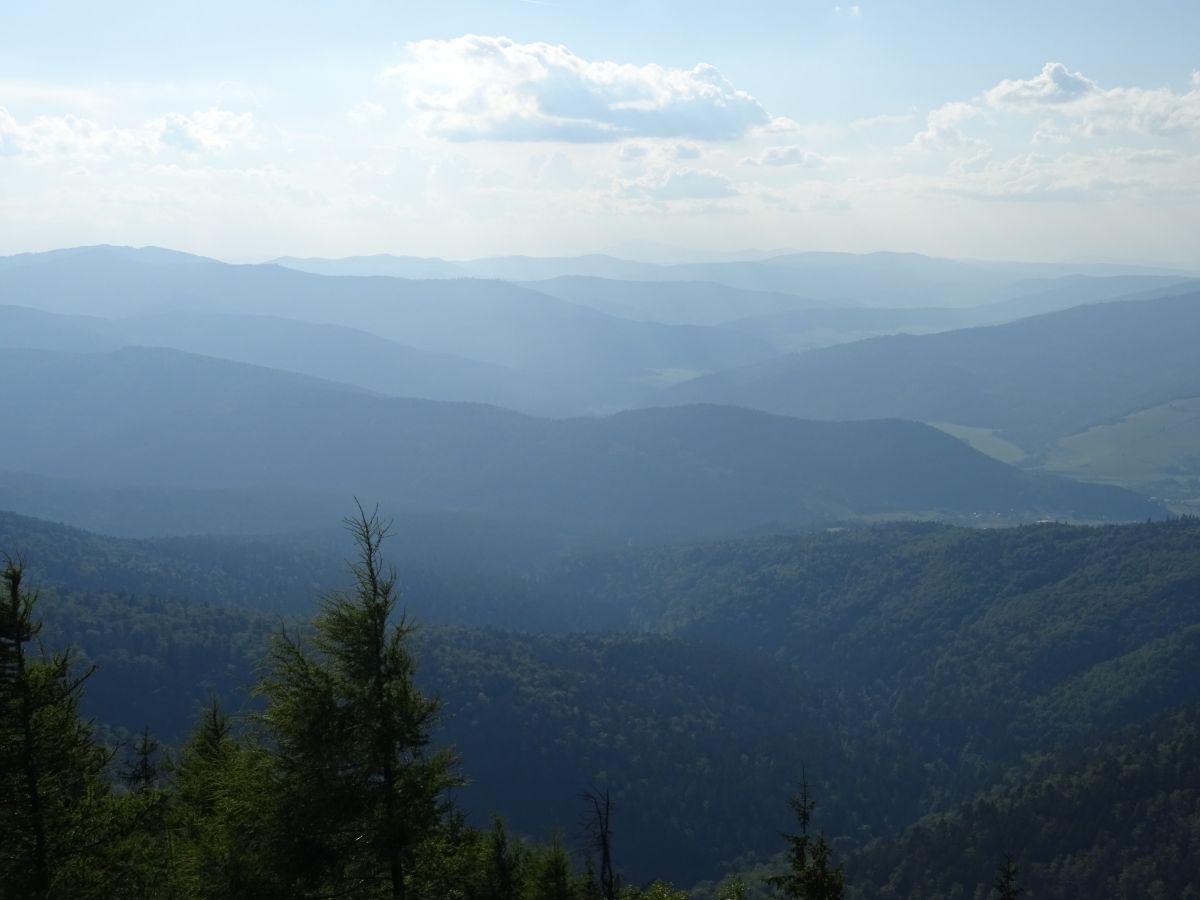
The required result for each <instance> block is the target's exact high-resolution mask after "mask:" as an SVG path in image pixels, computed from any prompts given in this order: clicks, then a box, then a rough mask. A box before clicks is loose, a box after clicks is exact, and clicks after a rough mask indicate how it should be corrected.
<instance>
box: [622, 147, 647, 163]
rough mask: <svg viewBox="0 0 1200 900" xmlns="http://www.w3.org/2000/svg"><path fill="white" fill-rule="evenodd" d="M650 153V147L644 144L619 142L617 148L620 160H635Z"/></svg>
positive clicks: (643, 157)
mask: <svg viewBox="0 0 1200 900" xmlns="http://www.w3.org/2000/svg"><path fill="white" fill-rule="evenodd" d="M649 155H650V148H649V147H647V146H646V145H645V144H630V143H626V144H621V145H620V146H619V147H618V148H617V158H618V159H619V160H621V162H636V161H637V160H639V159H645V158H646V157H647V156H649Z"/></svg>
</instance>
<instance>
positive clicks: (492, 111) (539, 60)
mask: <svg viewBox="0 0 1200 900" xmlns="http://www.w3.org/2000/svg"><path fill="white" fill-rule="evenodd" d="M407 49H408V54H409V56H410V61H409V62H406V63H403V64H401V65H398V66H395V67H394V68H391V69H389V70H388V71H387V73H386V74H387V75H388V76H390V77H392V78H395V79H397V80H398V81H399V82H400V83H402V84H403V85H404V86H405V88H407V91H408V100H409V102H410V103H411V104H412V106H413V108H414V109H416V110H417V111H418V113H419V114H420V116H421V121H422V125H423V127H424V130H425V131H426V132H427V133H428V134H431V135H434V136H437V137H442V138H446V139H448V140H452V141H475V140H493V141H571V142H597V141H617V140H621V139H624V138H636V137H643V138H654V137H659V138H680V137H684V138H692V139H696V140H729V139H734V138H738V137H741V136H742V135H744V134H746V133H747V132H748V131H749V130H750V129H752V128H756V127H760V126H763V125H767V124H768V123H770V121H771V117H770V116H769V115H768V114H767V112H766V110H764V109H763V107H762V106H761V105H760V104H759V102H758V101H757V100H755V99H754V97H752V96H751V95H750V94H748V93H746V92H745V91H740V90H738V89H736V88H735V87H734V86H733V85H732V84H730V82H729V81H728V80H727V79H726V78H725V77H724V76H723V75H721V73H720V72H719V71H718V70H717V69H716V68H715V67H713V66H710V65H706V64H699V65H697V66H695V67H693V68H691V69H667V68H663V67H662V66H658V65H645V66H634V65H629V64H622V63H616V62H608V61H592V60H586V59H583V58H581V57H579V56H576V55H575V54H574V53H572V52H571V51H570V50H568V49H567V48H566V47H563V46H554V45H552V44H545V43H533V44H518V43H516V42H514V41H512V40H509V39H508V38H504V37H486V36H480V35H464V36H463V37H460V38H454V39H453V40H446V41H439V40H425V41H418V42H416V43H413V44H409V45H408V48H407Z"/></svg>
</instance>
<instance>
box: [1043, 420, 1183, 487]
mask: <svg viewBox="0 0 1200 900" xmlns="http://www.w3.org/2000/svg"><path fill="white" fill-rule="evenodd" d="M1044 468H1045V469H1046V471H1049V472H1053V473H1055V474H1059V475H1067V476H1070V477H1073V478H1084V479H1087V480H1089V481H1099V482H1104V483H1107V484H1116V485H1121V486H1123V487H1134V488H1140V489H1143V490H1153V491H1156V492H1164V491H1166V492H1174V493H1177V494H1179V495H1180V496H1179V497H1177V498H1176V497H1170V498H1167V499H1172V500H1174V499H1179V500H1187V499H1189V498H1195V497H1197V496H1200V397H1192V398H1188V399H1185V400H1175V401H1172V402H1170V403H1164V404H1162V405H1161V406H1155V407H1151V408H1150V409H1145V410H1142V411H1140V412H1136V413H1133V414H1132V415H1129V416H1126V417H1125V418H1123V419H1119V420H1117V421H1115V422H1108V423H1105V424H1102V425H1095V426H1093V427H1091V428H1089V429H1087V430H1086V431H1081V432H1079V433H1077V434H1073V435H1069V436H1068V437H1065V438H1063V439H1062V440H1060V441H1059V442H1058V446H1057V447H1055V448H1054V449H1053V450H1052V451H1051V452H1050V453H1049V454H1048V456H1047V459H1046V462H1045V465H1044Z"/></svg>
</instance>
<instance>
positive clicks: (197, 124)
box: [148, 108, 254, 153]
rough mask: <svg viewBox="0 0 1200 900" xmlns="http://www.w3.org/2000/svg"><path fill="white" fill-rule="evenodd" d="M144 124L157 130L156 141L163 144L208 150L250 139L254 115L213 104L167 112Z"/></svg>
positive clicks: (194, 150) (221, 148)
mask: <svg viewBox="0 0 1200 900" xmlns="http://www.w3.org/2000/svg"><path fill="white" fill-rule="evenodd" d="M148 128H149V129H150V130H151V131H155V130H157V132H158V134H157V137H158V140H159V142H160V143H161V144H162V145H164V146H166V147H172V148H174V149H176V150H183V151H184V152H186V153H211V152H219V151H222V150H229V149H230V148H232V147H234V146H238V145H248V144H251V143H253V131H254V117H253V116H252V115H251V114H250V113H248V112H247V113H232V112H229V111H228V110H223V109H216V108H213V109H208V110H205V111H204V112H198V113H193V114H192V115H190V116H184V115H180V114H179V113H170V114H168V115H166V116H163V117H162V118H161V119H156V120H154V121H153V122H150V123H148Z"/></svg>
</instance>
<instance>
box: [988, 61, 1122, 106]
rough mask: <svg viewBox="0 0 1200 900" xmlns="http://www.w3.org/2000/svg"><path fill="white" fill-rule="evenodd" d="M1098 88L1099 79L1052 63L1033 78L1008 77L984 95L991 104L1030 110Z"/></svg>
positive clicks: (1076, 97) (1072, 98)
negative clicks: (1011, 78)
mask: <svg viewBox="0 0 1200 900" xmlns="http://www.w3.org/2000/svg"><path fill="white" fill-rule="evenodd" d="M1098 90H1099V88H1098V87H1097V86H1096V82H1094V81H1092V80H1091V79H1089V78H1087V77H1086V76H1084V75H1082V74H1081V73H1079V72H1071V71H1068V69H1067V67H1066V66H1064V65H1063V64H1062V63H1056V62H1050V63H1046V65H1044V66H1043V67H1042V71H1041V73H1040V74H1038V75H1035V76H1034V77H1033V78H1028V79H1025V80H1015V81H1013V80H1008V79H1006V80H1004V81H1001V82H1000V83H999V84H998V85H996V86H995V87H993V88H991V89H989V90H988V91H985V92H984V97H985V98H986V100H987V102H988V103H989V104H991V105H992V106H1015V107H1019V108H1026V109H1028V108H1036V107H1039V106H1047V105H1056V104H1060V103H1071V102H1073V101H1075V100H1079V99H1080V98H1082V97H1084V96H1085V95H1087V94H1090V93H1092V92H1093V91H1098Z"/></svg>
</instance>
